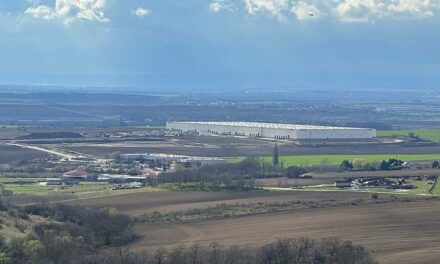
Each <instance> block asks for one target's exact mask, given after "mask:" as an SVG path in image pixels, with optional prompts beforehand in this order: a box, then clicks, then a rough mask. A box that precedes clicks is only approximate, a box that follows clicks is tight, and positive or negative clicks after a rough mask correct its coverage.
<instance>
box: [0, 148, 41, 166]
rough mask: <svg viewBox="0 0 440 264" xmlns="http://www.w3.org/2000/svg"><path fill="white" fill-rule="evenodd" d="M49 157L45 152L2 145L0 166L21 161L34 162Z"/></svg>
mask: <svg viewBox="0 0 440 264" xmlns="http://www.w3.org/2000/svg"><path fill="white" fill-rule="evenodd" d="M47 156H48V155H47V154H46V153H44V152H40V151H35V150H31V149H24V148H20V147H15V146H7V145H1V144H0V164H1V163H10V162H14V161H19V160H33V159H36V158H44V157H47Z"/></svg>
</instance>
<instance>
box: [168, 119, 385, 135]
mask: <svg viewBox="0 0 440 264" xmlns="http://www.w3.org/2000/svg"><path fill="white" fill-rule="evenodd" d="M167 129H170V130H175V131H181V132H197V133H200V132H203V134H216V135H232V136H234V135H236V136H249V137H264V138H280V139H365V138H374V137H376V130H375V129H369V128H365V129H359V128H356V129H350V128H347V129H334V128H329V129H280V128H256V127H255V128H254V127H241V126H232V125H214V124H197V123H179V122H167Z"/></svg>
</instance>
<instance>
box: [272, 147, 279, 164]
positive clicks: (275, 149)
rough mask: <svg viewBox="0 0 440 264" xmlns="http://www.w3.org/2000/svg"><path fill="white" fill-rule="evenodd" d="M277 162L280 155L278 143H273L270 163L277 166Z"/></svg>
mask: <svg viewBox="0 0 440 264" xmlns="http://www.w3.org/2000/svg"><path fill="white" fill-rule="evenodd" d="M279 163H280V157H279V154H278V144H277V143H275V146H274V147H273V154H272V164H273V165H274V166H278V164H279Z"/></svg>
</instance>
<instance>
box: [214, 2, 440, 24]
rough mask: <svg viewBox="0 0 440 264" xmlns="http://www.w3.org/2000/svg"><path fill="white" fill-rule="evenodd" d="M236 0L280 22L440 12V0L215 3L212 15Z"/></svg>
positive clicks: (252, 12)
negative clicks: (289, 19)
mask: <svg viewBox="0 0 440 264" xmlns="http://www.w3.org/2000/svg"><path fill="white" fill-rule="evenodd" d="M226 1H228V3H231V2H230V1H234V2H233V3H234V4H235V6H237V7H239V6H240V4H241V7H242V10H243V11H244V12H246V13H247V14H250V15H255V16H257V15H260V14H266V15H269V16H272V17H275V18H277V19H279V20H284V19H285V18H288V14H289V12H288V11H289V10H290V11H291V12H290V14H293V15H294V16H295V17H296V18H297V19H299V20H311V19H318V18H322V17H324V16H325V17H333V18H335V19H336V20H339V21H342V22H372V21H377V20H381V19H402V18H405V19H419V18H426V17H431V16H435V15H436V14H439V13H440V12H439V11H440V0H214V1H213V2H212V3H211V5H210V7H209V8H210V10H211V11H212V12H219V11H221V10H222V9H224V3H226Z"/></svg>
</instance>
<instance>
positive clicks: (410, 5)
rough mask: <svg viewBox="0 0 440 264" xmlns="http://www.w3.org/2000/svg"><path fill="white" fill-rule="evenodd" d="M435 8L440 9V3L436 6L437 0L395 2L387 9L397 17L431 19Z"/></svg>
mask: <svg viewBox="0 0 440 264" xmlns="http://www.w3.org/2000/svg"><path fill="white" fill-rule="evenodd" d="M435 8H440V1H437V4H436V3H435V0H434V1H430V0H418V1H414V0H395V1H392V3H391V4H390V5H389V6H388V8H387V9H388V11H389V12H391V13H393V14H394V15H396V16H404V17H408V16H416V17H430V16H433V15H434V11H433V10H434V9H435Z"/></svg>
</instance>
